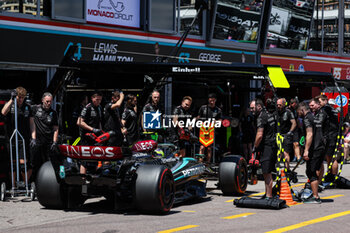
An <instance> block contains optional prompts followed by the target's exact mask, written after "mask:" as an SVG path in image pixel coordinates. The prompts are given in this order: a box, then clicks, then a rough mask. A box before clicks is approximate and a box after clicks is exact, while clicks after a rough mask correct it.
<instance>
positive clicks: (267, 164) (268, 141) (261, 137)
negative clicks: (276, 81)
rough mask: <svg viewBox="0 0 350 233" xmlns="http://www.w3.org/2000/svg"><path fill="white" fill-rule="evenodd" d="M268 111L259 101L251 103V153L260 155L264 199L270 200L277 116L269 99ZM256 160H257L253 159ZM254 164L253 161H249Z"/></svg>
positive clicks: (275, 150)
mask: <svg viewBox="0 0 350 233" xmlns="http://www.w3.org/2000/svg"><path fill="white" fill-rule="evenodd" d="M266 104H267V108H268V111H267V110H266V109H265V107H264V104H263V102H262V101H261V100H260V99H256V100H253V101H251V103H250V111H251V112H252V113H253V115H254V117H255V118H256V129H257V132H256V136H255V141H254V147H253V153H260V155H261V156H260V158H259V160H260V163H261V168H262V173H263V176H264V180H265V194H266V198H267V199H270V198H272V197H273V196H272V184H273V179H272V172H273V171H275V164H276V158H277V156H276V155H277V145H276V133H277V116H276V112H275V110H276V107H275V104H274V103H273V101H272V100H271V99H268V100H267V102H266ZM255 159H258V158H255ZM249 163H250V164H254V161H249Z"/></svg>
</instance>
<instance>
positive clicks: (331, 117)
mask: <svg viewBox="0 0 350 233" xmlns="http://www.w3.org/2000/svg"><path fill="white" fill-rule="evenodd" d="M316 98H318V100H319V101H320V105H321V109H322V110H323V111H324V112H325V113H326V114H327V118H326V128H325V135H324V136H325V138H326V149H325V155H326V160H327V167H328V166H329V164H330V163H331V161H332V158H333V155H334V152H335V147H336V143H337V137H338V132H339V131H338V130H339V123H338V114H337V112H336V110H335V109H334V108H333V107H332V106H330V105H329V104H328V97H327V96H326V95H319V96H317V97H316ZM338 159H340V158H338ZM338 159H336V160H335V161H334V162H333V165H332V170H331V174H333V176H334V175H336V174H338ZM323 173H324V167H323V166H322V167H321V174H320V177H321V179H322V177H323ZM332 180H333V179H332Z"/></svg>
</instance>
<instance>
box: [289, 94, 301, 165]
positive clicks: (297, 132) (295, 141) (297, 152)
mask: <svg viewBox="0 0 350 233" xmlns="http://www.w3.org/2000/svg"><path fill="white" fill-rule="evenodd" d="M298 104H299V101H298V99H297V97H296V98H291V99H290V102H289V106H288V109H289V110H290V111H291V112H292V113H293V116H294V119H295V122H296V124H297V126H296V127H295V130H294V131H293V149H294V159H295V161H299V160H300V159H301V155H300V153H301V152H300V147H299V141H300V136H299V135H300V127H301V126H300V125H299V122H298V113H297V109H298Z"/></svg>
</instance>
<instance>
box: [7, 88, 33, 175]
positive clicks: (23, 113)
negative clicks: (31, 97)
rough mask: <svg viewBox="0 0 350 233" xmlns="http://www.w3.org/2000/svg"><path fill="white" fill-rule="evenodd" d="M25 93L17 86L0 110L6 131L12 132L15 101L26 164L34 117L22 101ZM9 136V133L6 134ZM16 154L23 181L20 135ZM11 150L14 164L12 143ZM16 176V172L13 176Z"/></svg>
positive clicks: (29, 170) (29, 173) (13, 146)
mask: <svg viewBox="0 0 350 233" xmlns="http://www.w3.org/2000/svg"><path fill="white" fill-rule="evenodd" d="M26 95H27V90H26V89H24V88H23V87H17V88H16V89H15V90H13V91H12V92H11V99H10V100H9V101H8V102H7V103H6V104H5V105H4V107H3V108H2V110H1V113H2V115H4V116H6V125H7V131H8V132H9V133H11V134H12V132H14V130H15V105H14V99H15V98H16V101H17V130H18V132H19V133H20V134H21V135H22V137H23V139H24V142H25V154H26V164H28V165H30V162H29V160H30V148H29V142H30V140H31V138H32V134H33V133H34V130H35V125H34V118H33V114H32V109H31V107H30V106H29V105H28V104H27V103H26V102H25V101H24V99H25V97H26ZM8 136H9V137H10V136H11V135H8ZM18 142H19V144H18V150H19V152H18V156H19V166H20V170H21V175H22V179H23V181H25V166H24V164H25V161H24V151H23V141H22V138H21V137H18ZM12 151H13V156H14V164H15V163H16V161H15V160H16V157H15V155H16V154H15V153H16V149H15V144H14V143H13V145H12ZM28 167H30V166H28ZM31 172H32V169H31V168H28V170H27V179H28V180H29V179H30V176H31ZM13 177H16V172H14V176H13Z"/></svg>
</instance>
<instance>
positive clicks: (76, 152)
mask: <svg viewBox="0 0 350 233" xmlns="http://www.w3.org/2000/svg"><path fill="white" fill-rule="evenodd" d="M59 148H60V151H61V153H62V154H63V155H64V156H66V157H71V158H75V159H101V160H110V159H121V158H123V155H122V151H121V148H120V147H105V146H67V145H60V146H59Z"/></svg>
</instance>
